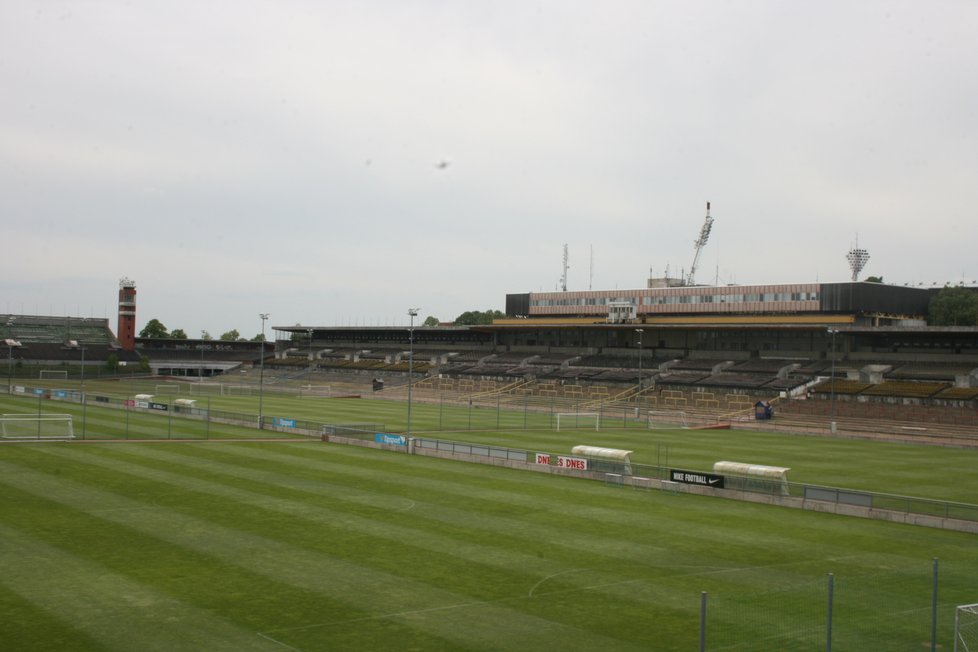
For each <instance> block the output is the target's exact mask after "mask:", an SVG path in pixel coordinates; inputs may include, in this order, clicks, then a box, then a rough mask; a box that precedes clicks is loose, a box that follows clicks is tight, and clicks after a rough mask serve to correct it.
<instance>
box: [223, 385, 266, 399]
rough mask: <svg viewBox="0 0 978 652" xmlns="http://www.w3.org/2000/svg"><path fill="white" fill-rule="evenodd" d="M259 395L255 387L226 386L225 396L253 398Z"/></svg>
mask: <svg viewBox="0 0 978 652" xmlns="http://www.w3.org/2000/svg"><path fill="white" fill-rule="evenodd" d="M252 393H255V394H257V393H258V388H257V387H255V386H254V385H225V386H224V392H223V395H224V396H251V395H252Z"/></svg>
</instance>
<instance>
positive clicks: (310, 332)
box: [306, 328, 313, 362]
mask: <svg viewBox="0 0 978 652" xmlns="http://www.w3.org/2000/svg"><path fill="white" fill-rule="evenodd" d="M306 332H307V333H309V362H312V360H313V357H312V329H311V328H307V329H306Z"/></svg>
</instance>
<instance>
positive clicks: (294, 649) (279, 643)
mask: <svg viewBox="0 0 978 652" xmlns="http://www.w3.org/2000/svg"><path fill="white" fill-rule="evenodd" d="M258 635H259V636H261V637H262V638H263V639H265V640H266V641H271V642H272V643H274V644H275V645H281V646H282V647H287V648H289V649H290V650H293V652H302V650H300V649H299V648H297V647H292V646H291V645H289V644H288V643H283V642H282V641H279V640H278V639H274V638H272V637H271V636H268V635H267V634H262V633H261V632H258Z"/></svg>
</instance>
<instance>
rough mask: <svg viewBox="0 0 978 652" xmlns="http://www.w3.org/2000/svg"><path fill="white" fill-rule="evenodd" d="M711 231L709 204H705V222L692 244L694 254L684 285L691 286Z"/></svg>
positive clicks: (711, 222) (711, 220) (711, 221)
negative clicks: (694, 249)
mask: <svg viewBox="0 0 978 652" xmlns="http://www.w3.org/2000/svg"><path fill="white" fill-rule="evenodd" d="M711 229H713V218H712V217H710V202H706V220H704V221H703V227H702V228H701V229H700V237H698V238H696V241H695V242H694V243H693V246H694V247H696V254H695V255H694V256H693V266H692V267H690V268H689V274H688V275H687V276H686V285H693V282H694V279H695V277H696V267H697V265H699V262H700V254H701V253H703V247H705V246H706V241H707V240H709V239H710V230H711Z"/></svg>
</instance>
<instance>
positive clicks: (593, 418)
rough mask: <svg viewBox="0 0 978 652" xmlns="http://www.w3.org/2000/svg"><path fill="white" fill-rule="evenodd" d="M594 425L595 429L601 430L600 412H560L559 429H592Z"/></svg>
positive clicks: (558, 417)
mask: <svg viewBox="0 0 978 652" xmlns="http://www.w3.org/2000/svg"><path fill="white" fill-rule="evenodd" d="M592 425H593V426H594V429H595V430H601V413H600V412H558V413H557V431H558V432H559V431H560V430H561V429H563V430H581V429H583V428H588V429H590V428H591V426H592Z"/></svg>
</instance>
